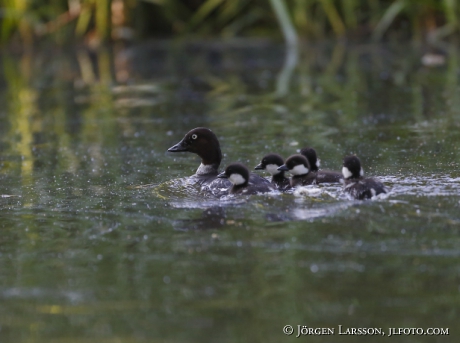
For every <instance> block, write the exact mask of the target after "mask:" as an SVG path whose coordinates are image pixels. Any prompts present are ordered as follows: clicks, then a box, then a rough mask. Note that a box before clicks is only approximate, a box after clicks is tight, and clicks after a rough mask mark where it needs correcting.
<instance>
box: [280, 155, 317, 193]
mask: <svg viewBox="0 0 460 343" xmlns="http://www.w3.org/2000/svg"><path fill="white" fill-rule="evenodd" d="M278 170H280V171H288V172H290V173H291V174H292V177H291V179H290V184H291V187H297V186H306V185H312V184H315V183H316V174H315V173H310V163H308V160H307V159H306V158H305V156H303V155H300V154H297V155H292V156H290V157H289V158H288V159H287V160H286V162H285V163H284V164H283V165H282V166H281V167H279V168H278Z"/></svg>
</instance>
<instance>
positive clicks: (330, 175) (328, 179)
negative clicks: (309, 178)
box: [300, 148, 343, 183]
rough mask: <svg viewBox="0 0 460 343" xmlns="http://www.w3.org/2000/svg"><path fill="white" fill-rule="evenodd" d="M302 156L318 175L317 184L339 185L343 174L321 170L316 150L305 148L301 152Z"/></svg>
mask: <svg viewBox="0 0 460 343" xmlns="http://www.w3.org/2000/svg"><path fill="white" fill-rule="evenodd" d="M300 154H301V155H303V156H305V157H306V158H307V160H308V163H310V169H311V172H312V173H315V174H316V183H339V182H340V180H341V179H343V176H342V173H339V172H336V171H332V170H324V169H319V165H320V162H319V160H318V157H317V155H316V151H315V149H313V148H303V149H302V150H300Z"/></svg>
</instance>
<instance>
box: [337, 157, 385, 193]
mask: <svg viewBox="0 0 460 343" xmlns="http://www.w3.org/2000/svg"><path fill="white" fill-rule="evenodd" d="M342 173H343V177H344V181H343V183H344V188H343V190H344V192H346V193H348V194H349V195H350V196H352V197H353V198H354V199H357V200H364V199H370V198H372V197H374V196H376V195H379V194H382V193H386V192H387V190H386V189H385V186H384V185H383V184H382V183H381V182H380V181H379V180H377V179H374V178H364V172H363V169H362V168H361V161H360V160H359V158H358V157H356V156H347V157H345V158H344V160H343V168H342Z"/></svg>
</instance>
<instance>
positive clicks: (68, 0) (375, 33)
mask: <svg viewBox="0 0 460 343" xmlns="http://www.w3.org/2000/svg"><path fill="white" fill-rule="evenodd" d="M0 6H1V7H0V21H1V22H0V28H1V33H0V38H1V42H2V43H3V44H5V43H8V42H23V43H25V44H30V43H32V42H34V41H36V40H38V39H43V38H47V39H50V40H53V41H55V42H57V43H64V42H69V41H70V42H74V41H75V40H77V41H78V40H83V41H84V42H86V43H87V44H90V45H91V44H96V45H97V44H99V43H100V42H103V41H105V40H109V39H114V40H119V39H124V40H131V39H142V38H149V37H171V36H187V37H190V36H195V37H200V38H202V37H216V36H217V37H221V38H231V37H235V36H240V37H241V36H243V37H248V36H249V37H254V36H257V37H267V36H268V37H277V36H281V35H282V34H284V37H285V39H286V40H289V39H294V38H295V39H297V35H298V36H300V37H301V38H303V39H310V40H313V39H322V38H327V37H331V36H337V37H344V36H348V37H357V38H373V39H374V40H381V39H383V38H385V36H386V35H387V36H391V35H392V34H394V35H396V36H397V37H398V38H406V39H407V38H409V39H415V40H428V41H430V40H431V41H436V40H439V39H442V38H445V37H447V36H452V35H455V34H458V33H459V27H460V25H459V17H460V5H459V3H458V0H346V1H344V0H3V1H2V2H1V5H0ZM276 23H278V25H277V24H276Z"/></svg>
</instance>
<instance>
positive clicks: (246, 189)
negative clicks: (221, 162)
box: [217, 163, 275, 195]
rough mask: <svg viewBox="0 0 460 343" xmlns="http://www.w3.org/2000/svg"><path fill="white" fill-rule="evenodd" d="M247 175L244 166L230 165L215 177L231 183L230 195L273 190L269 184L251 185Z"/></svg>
mask: <svg viewBox="0 0 460 343" xmlns="http://www.w3.org/2000/svg"><path fill="white" fill-rule="evenodd" d="M249 175H250V174H249V169H248V168H247V167H246V166H245V165H244V164H241V163H232V164H230V165H228V166H227V168H225V171H223V172H222V173H220V174H219V175H217V177H218V178H223V179H228V180H229V181H230V182H231V183H232V188H231V189H230V194H248V195H249V194H261V193H267V192H271V191H273V190H275V186H274V185H272V184H271V183H258V184H254V183H251V182H250V178H249Z"/></svg>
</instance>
